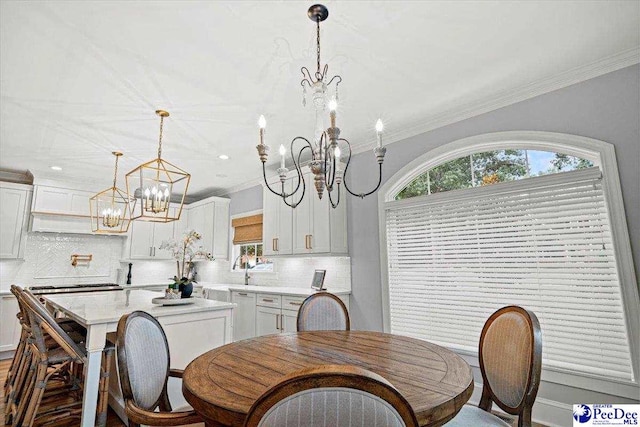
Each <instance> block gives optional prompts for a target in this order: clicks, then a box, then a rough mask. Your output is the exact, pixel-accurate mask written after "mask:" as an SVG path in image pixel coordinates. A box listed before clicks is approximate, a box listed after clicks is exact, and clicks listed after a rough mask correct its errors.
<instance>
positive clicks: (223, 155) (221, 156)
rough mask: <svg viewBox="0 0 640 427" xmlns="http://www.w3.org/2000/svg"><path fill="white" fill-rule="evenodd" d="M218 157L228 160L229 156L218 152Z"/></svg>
mask: <svg viewBox="0 0 640 427" xmlns="http://www.w3.org/2000/svg"><path fill="white" fill-rule="evenodd" d="M218 158H219V159H220V160H229V156H227V155H226V154H220V155H219V156H218Z"/></svg>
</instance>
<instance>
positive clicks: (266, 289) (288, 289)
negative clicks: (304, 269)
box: [203, 284, 351, 296]
mask: <svg viewBox="0 0 640 427" xmlns="http://www.w3.org/2000/svg"><path fill="white" fill-rule="evenodd" d="M203 287H204V288H206V289H216V290H220V291H241V292H256V293H259V294H278V295H291V296H309V295H311V294H314V293H316V292H317V291H316V290H315V289H311V287H309V288H297V287H292V286H256V285H247V286H245V285H238V284H228V285H221V284H217V285H216V284H206V285H203ZM324 290H325V291H327V292H331V293H332V294H335V295H349V294H351V290H349V289H343V288H331V287H329V288H327V289H324Z"/></svg>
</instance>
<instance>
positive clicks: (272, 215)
mask: <svg viewBox="0 0 640 427" xmlns="http://www.w3.org/2000/svg"><path fill="white" fill-rule="evenodd" d="M279 203H282V204H284V203H283V202H282V200H281V199H280V198H279V197H278V196H276V195H275V194H273V193H272V192H271V191H269V189H268V188H267V187H266V186H265V187H263V190H262V242H263V253H264V255H277V254H278V251H277V246H276V244H277V240H276V239H278V237H280V236H279V233H278V228H279V223H280V221H279V219H280V218H279V216H280V209H279V206H278V204H279ZM289 228H291V223H289ZM289 234H291V233H289Z"/></svg>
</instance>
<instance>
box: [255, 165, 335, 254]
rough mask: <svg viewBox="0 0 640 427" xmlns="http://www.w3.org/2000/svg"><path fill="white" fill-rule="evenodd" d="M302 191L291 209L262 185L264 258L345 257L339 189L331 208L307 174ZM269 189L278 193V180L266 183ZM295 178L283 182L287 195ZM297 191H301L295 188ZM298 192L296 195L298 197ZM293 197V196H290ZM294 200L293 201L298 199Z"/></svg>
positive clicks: (311, 176) (325, 194) (293, 185)
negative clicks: (299, 199)
mask: <svg viewBox="0 0 640 427" xmlns="http://www.w3.org/2000/svg"><path fill="white" fill-rule="evenodd" d="M304 180H305V184H306V191H305V196H304V198H303V199H302V200H301V201H300V203H299V204H298V205H297V206H296V208H295V209H292V208H291V207H289V206H287V205H286V204H285V203H284V202H283V201H282V199H281V198H280V197H278V196H276V195H274V194H273V193H271V192H270V191H269V189H268V188H266V186H265V187H264V190H263V239H264V253H265V255H271V256H273V255H288V254H329V255H346V254H347V252H348V248H347V211H346V206H347V204H346V201H345V197H344V189H342V191H343V194H342V196H343V197H342V200H341V202H340V204H338V206H337V207H336V208H335V209H334V208H332V207H331V203H330V201H329V195H328V193H327V192H326V191H325V192H324V194H323V196H322V199H319V198H318V194H317V192H316V189H315V185H314V178H313V175H312V174H311V173H305V174H304ZM270 184H271V187H272V188H274V189H275V190H279V189H280V188H281V187H280V181H279V179H275V180H271V181H270ZM296 184H297V177H296V176H294V177H290V178H288V179H287V181H286V182H285V191H287V192H291V191H292V190H293V189H294V188H295V185H296ZM298 191H300V192H301V191H302V190H301V189H299V190H298ZM299 196H300V193H299V194H298V195H297V197H298V198H299ZM294 198H295V196H294ZM298 198H295V199H296V200H298Z"/></svg>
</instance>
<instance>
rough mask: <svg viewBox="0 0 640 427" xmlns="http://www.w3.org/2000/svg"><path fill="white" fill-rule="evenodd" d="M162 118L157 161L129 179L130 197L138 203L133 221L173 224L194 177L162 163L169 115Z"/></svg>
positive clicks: (131, 175) (161, 114)
mask: <svg viewBox="0 0 640 427" xmlns="http://www.w3.org/2000/svg"><path fill="white" fill-rule="evenodd" d="M156 114H157V115H158V116H160V138H159V139H158V158H156V159H154V160H151V161H150V162H147V163H143V164H141V165H140V166H138V167H137V168H135V169H134V170H132V171H131V172H129V173H128V174H127V175H126V181H127V194H128V195H129V196H131V197H134V198H135V200H136V203H135V206H134V208H133V214H132V217H131V219H132V220H141V221H153V222H171V221H177V220H179V219H180V215H181V213H182V206H183V205H184V200H185V196H186V195H187V189H188V187H189V181H190V180H191V175H190V174H188V173H187V172H185V171H184V170H182V169H180V168H179V167H177V166H175V165H173V164H171V163H169V162H167V161H166V160H164V159H162V126H163V124H164V118H165V117H169V113H168V112H167V111H164V110H157V111H156Z"/></svg>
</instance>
